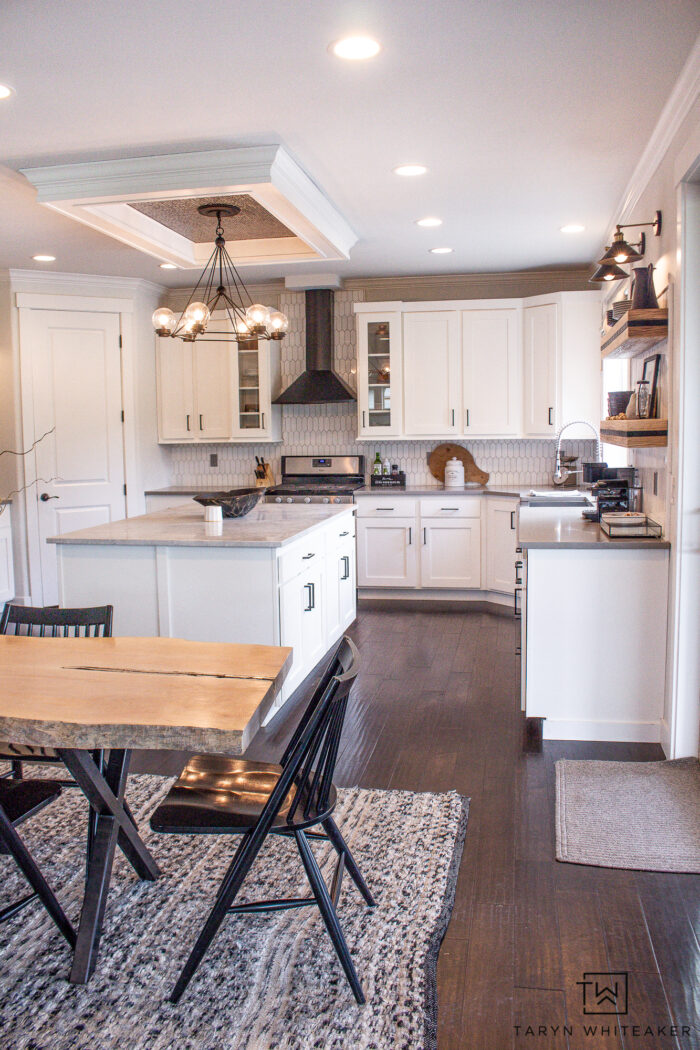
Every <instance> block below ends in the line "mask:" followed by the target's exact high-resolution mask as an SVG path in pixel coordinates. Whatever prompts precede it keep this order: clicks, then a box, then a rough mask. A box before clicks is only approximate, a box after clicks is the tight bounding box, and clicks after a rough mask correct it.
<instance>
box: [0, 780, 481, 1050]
mask: <svg viewBox="0 0 700 1050" xmlns="http://www.w3.org/2000/svg"><path fill="white" fill-rule="evenodd" d="M169 783H170V782H167V783H166V782H165V781H163V780H162V779H160V778H158V777H150V776H135V777H132V778H131V779H130V781H129V790H128V798H129V802H130V804H131V807H132V810H133V812H134V814H135V816H136V819H137V821H138V823H139V826H140V827H141V828H142V830H143V829H144V828H146V827H147V818H148V815H149V813H150V812H151V811H152V809H153V808H154V807H155V805H156V804H157V802H158V801H159V800H160V798H161V797H162V795H163V794H164V793H165V791H166V790H167V787H168V786H169ZM467 812H468V801H467V800H466V799H464V798H462V797H461V796H459V795H457V794H455V793H449V794H414V793H412V792H408V791H376V790H363V789H359V788H352V789H345V790H342V791H340V792H339V805H338V809H337V822H338V824H339V826H340V828H341V829H342V831H343V834H344V835H345V837H346V839H347V840H348V843H349V845H350V847H351V849H352V850H353V853H354V855H355V857H356V859H357V861H358V863H359V865H360V867H361V869H362V871H363V873H364V874H365V877H366V878H367V881H368V883H369V885H370V887H371V889H372V892H373V894H374V895H375V898H376V900H377V903H378V907H377V908H375V909H374V910H373V911H370V910H368V909H367V908H366V907H365V906H364V902H363V901H362V899H361V898H360V896H359V894H358V893H357V891H356V890H355V887H354V886H353V884H352V882H351V880H350V879H349V878H347V877H346V879H345V880H344V882H343V892H342V895H341V899H340V902H339V909H338V910H339V915H340V919H341V922H342V924H343V928H344V930H345V935H346V938H347V941H348V944H349V946H350V950H351V952H352V954H353V958H354V960H355V964H356V966H357V970H358V973H359V975H360V980H361V981H362V984H363V987H364V990H365V994H366V996H367V1004H366V1006H363V1007H359V1006H357V1005H356V1004H355V1002H354V1000H353V998H352V994H351V992H350V990H349V988H348V986H347V984H346V981H345V977H344V975H343V973H342V971H341V969H340V965H339V964H338V962H337V959H336V957H335V954H334V952H333V948H332V946H331V943H330V940H329V939H328V936H327V934H326V932H325V929H324V927H323V924H322V920H321V918H320V915H319V913H318V911H317V909H315V908H308V909H303V910H301V911H296V912H281V913H277V914H275V915H274V916H268V917H264V916H253V915H251V916H245V917H234V916H231V917H230V918H229V919H228V920H227V921H226V922H225V923H224V925H223V926H222V928H221V931H220V933H219V935H218V937H217V938H216V940H215V941H214V943H213V944H212V946H211V948H210V951H209V954H208V955H207V956H206V958H205V960H204V962H203V963H202V965H201V967H200V969H199V971H198V972H197V974H196V976H195V977H194V979H193V981H192V983H191V984H190V986H189V989H188V991H187V992H186V993H185V995H184V997H183V999H182V1000H181V1001H180V1004H179V1005H178V1006H172V1005H171V1004H170V1003H168V1002H167V995H168V993H169V992H170V990H171V988H172V986H173V984H174V982H175V979H176V977H177V975H178V973H179V971H180V968H181V966H182V964H183V962H184V960H185V958H186V956H187V954H188V950H189V948H190V947H191V945H192V942H193V939H194V937H195V936H196V934H197V932H198V930H199V928H200V926H201V924H202V922H203V920H204V917H205V915H206V914H207V912H208V910H209V907H210V902H211V900H212V897H213V895H214V892H215V889H216V887H217V885H218V883H219V880H220V878H221V876H222V874H223V871H224V870H225V868H226V866H227V865H228V863H229V861H230V858H231V855H232V849H233V848H234V845H235V844H234V843H233V842H232V840H231V839H226V838H224V837H218V836H217V837H214V836H212V837H207V836H199V837H184V836H172V835H161V836H156V835H153V834H151V833H150V832H148V833H147V834H144V838H145V839H146V840H147V841H150V843H151V848H152V850H153V853H154V855H155V856H156V858H157V860H158V863H159V865H160V866H161V869H162V871H163V876H162V878H161V879H159V880H158V882H156V883H146V882H139V881H138V880H137V879H136V878H135V876H134V874H133V872H132V870H131V868H129V867H128V865H127V864H126V862H125V861H124V860H123V859H122V858H121V857H119V854H118V859H117V861H116V863H115V871H114V877H113V881H112V888H111V893H110V898H109V904H108V908H107V916H106V921H105V929H104V934H103V938H102V945H101V950H100V958H99V960H98V964H97V971H96V973H95V975H94V976H93V978H92V980H91V981H90V983H89V984H88V985H87V986H83V987H76V986H73V985H70V984H69V983H68V981H67V980H66V977H67V974H68V971H69V964H70V957H69V955H70V953H69V950H68V947H67V946H66V945H65V942H63V940H62V938H61V937H60V936H59V935H58V934H57V933H56V932H55V930H54V927H53V925H52V923H51V922H50V920H49V919H48V917H47V916H46V915H45V913H44V911H43V909H42V908H40V907H38V906H36V905H30V907H29V908H28V909H26V910H25V911H24V912H23V913H22V917H21V918H20V919H17V920H13V921H11V922H8V923H6V924H4V925H3V926H0V1032H1V1033H2V1035H1V1036H0V1045H2V1046H3V1047H6V1046H7V1047H10V1046H11V1047H12V1048H13V1050H88V1048H89V1050H117V1048H118V1050H125V1048H128V1050H174V1048H177V1050H195V1048H196V1050H273V1048H274V1050H311V1048H324V1050H331V1048H333V1050H340V1048H343V1050H362V1048H365V1050H434V1048H435V1046H436V1015H437V1001H436V999H437V991H436V989H437V985H436V964H437V954H438V949H439V946H440V942H441V940H442V937H443V934H444V932H445V929H446V927H447V923H448V921H449V916H450V912H451V909H452V903H453V900H454V892H455V884H456V878H457V870H458V867H459V861H460V858H461V854H462V845H463V841H464V834H465V831H466V822H467ZM85 816H86V803H85V801H84V799H83V798H82V796H81V795H80V793H79V792H77V791H75V790H71V791H64V792H63V795H62V796H61V798H60V799H59V801H58V802H57V803H56V804H54V805H52V806H50V807H49V808H48V809H47V810H45V811H44V812H43V813H42V814H41V815H39V816H37V817H36V818H34V820H33V821H31V822H30V823H28V824H25V825H24V829H23V833H24V838H25V840H26V841H27V843H28V845H29V846H30V848H32V849H33V850H34V851H35V855H36V856H37V859H38V860H39V861H40V862H41V864H42V866H43V867H44V870H45V872H46V874H47V875H48V877H49V878H50V880H51V882H52V884H53V885H54V887H55V888H56V890H57V893H58V894H59V896H60V898H61V901H62V902H63V904H64V906H65V907H66V910H67V912H68V914H69V916H70V917H71V918H72V919H76V918H77V916H78V912H79V902H80V899H81V893H82V885H83V881H82V880H83V865H84V845H83V843H84V828H85ZM314 849H315V852H316V853H317V856H318V857H319V861H321V859H322V858H323V859H324V863H323V865H322V867H323V868H324V874H325V875H326V876H327V877H329V873H330V871H331V870H332V859H331V851H330V848H329V847H328V846H327V845H326V844H318V845H317V846H315V847H314ZM249 879H250V885H248V884H246V885H244V890H245V889H248V897H247V899H253V898H254V897H273V896H282V895H284V896H296V895H304V896H305V895H307V893H308V887H307V886H306V884H305V876H304V873H303V869H302V867H301V865H300V863H299V861H298V858H297V856H296V847H295V845H294V843H293V842H288V841H283V840H281V839H279V838H274V839H273V840H271V841H268V843H266V846H265V848H264V850H263V853H262V855H261V856H260V857H259V858H258V860H257V862H256V865H255V867H254V868H253V871H252V872H251V876H249ZM0 880H1V882H0V904H4V903H5V902H6V901H9V900H12V899H13V898H14V897H15V896H17V895H19V894H20V893H22V892H24V885H23V883H22V880H21V876H18V875H17V873H16V868H15V866H14V864H13V862H11V861H10V860H9V859H8V858H7V857H0ZM240 899H241V900H243V899H246V898H245V897H243V896H242V897H241V898H240Z"/></svg>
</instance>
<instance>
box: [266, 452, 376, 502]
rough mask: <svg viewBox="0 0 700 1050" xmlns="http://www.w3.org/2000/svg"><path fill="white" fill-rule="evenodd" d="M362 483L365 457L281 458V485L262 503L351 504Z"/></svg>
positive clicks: (268, 491) (270, 491) (272, 489)
mask: <svg viewBox="0 0 700 1050" xmlns="http://www.w3.org/2000/svg"><path fill="white" fill-rule="evenodd" d="M364 484H365V457H364V456H282V483H281V484H280V485H274V486H273V487H272V488H270V489H268V490H267V495H266V496H265V502H266V503H352V501H353V493H354V492H355V489H359V488H362V486H363V485H364Z"/></svg>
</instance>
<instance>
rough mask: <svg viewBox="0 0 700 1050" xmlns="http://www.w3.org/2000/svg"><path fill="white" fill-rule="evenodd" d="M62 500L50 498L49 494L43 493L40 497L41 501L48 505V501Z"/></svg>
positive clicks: (55, 497)
mask: <svg viewBox="0 0 700 1050" xmlns="http://www.w3.org/2000/svg"><path fill="white" fill-rule="evenodd" d="M60 498H61V497H60V496H49V494H48V492H42V494H41V495H40V496H39V499H40V500H41V502H42V503H46V501H47V500H50V499H60Z"/></svg>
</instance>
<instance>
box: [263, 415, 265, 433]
mask: <svg viewBox="0 0 700 1050" xmlns="http://www.w3.org/2000/svg"><path fill="white" fill-rule="evenodd" d="M262 428H263V430H264V429H265V413H264V412H263V414H262Z"/></svg>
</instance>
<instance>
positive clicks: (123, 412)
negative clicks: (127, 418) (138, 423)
mask: <svg viewBox="0 0 700 1050" xmlns="http://www.w3.org/2000/svg"><path fill="white" fill-rule="evenodd" d="M123 422H124V409H122V423H123Z"/></svg>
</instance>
